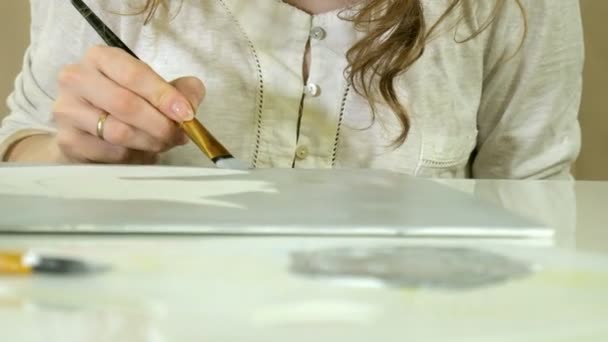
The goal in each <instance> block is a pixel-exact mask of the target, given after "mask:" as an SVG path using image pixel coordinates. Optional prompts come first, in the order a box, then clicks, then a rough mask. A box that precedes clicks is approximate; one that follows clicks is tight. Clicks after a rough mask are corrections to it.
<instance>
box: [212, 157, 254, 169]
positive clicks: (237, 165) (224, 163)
mask: <svg viewBox="0 0 608 342" xmlns="http://www.w3.org/2000/svg"><path fill="white" fill-rule="evenodd" d="M215 165H216V166H217V167H218V168H220V169H229V170H249V169H251V168H250V167H249V166H248V165H247V164H245V163H243V162H242V161H240V160H238V159H236V158H234V157H230V158H222V159H219V160H218V161H216V162H215Z"/></svg>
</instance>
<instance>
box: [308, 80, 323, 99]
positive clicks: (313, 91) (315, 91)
mask: <svg viewBox="0 0 608 342" xmlns="http://www.w3.org/2000/svg"><path fill="white" fill-rule="evenodd" d="M304 91H305V92H306V94H308V95H310V96H312V97H317V96H319V95H320V94H321V87H319V85H317V84H315V83H308V84H307V85H306V87H305V89H304Z"/></svg>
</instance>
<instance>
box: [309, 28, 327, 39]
mask: <svg viewBox="0 0 608 342" xmlns="http://www.w3.org/2000/svg"><path fill="white" fill-rule="evenodd" d="M326 36H327V32H325V30H324V29H323V28H322V27H319V26H315V27H313V28H312V29H311V30H310V37H312V38H313V39H316V40H323V39H325V37H326Z"/></svg>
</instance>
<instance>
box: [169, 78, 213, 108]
mask: <svg viewBox="0 0 608 342" xmlns="http://www.w3.org/2000/svg"><path fill="white" fill-rule="evenodd" d="M171 85H173V86H174V87H175V88H176V89H177V90H178V91H179V92H180V93H181V94H182V95H184V96H185V97H186V99H188V101H189V102H190V105H191V106H192V109H193V110H194V112H196V109H197V108H198V107H199V106H200V105H201V103H202V102H203V99H204V98H205V93H206V89H205V85H204V84H203V81H201V80H200V79H198V78H196V77H192V76H188V77H180V78H177V79H175V80H173V81H171Z"/></svg>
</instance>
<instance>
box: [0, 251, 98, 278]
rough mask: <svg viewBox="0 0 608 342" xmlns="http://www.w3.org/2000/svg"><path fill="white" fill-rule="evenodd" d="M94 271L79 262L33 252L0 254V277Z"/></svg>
mask: <svg viewBox="0 0 608 342" xmlns="http://www.w3.org/2000/svg"><path fill="white" fill-rule="evenodd" d="M95 269H96V268H95V267H93V266H92V265H89V264H87V263H85V262H83V261H80V260H74V259H67V258H57V257H48V256H42V255H39V254H36V253H33V252H28V253H20V252H8V253H7V252H0V275H30V274H50V275H69V274H80V273H88V272H91V271H94V270H95Z"/></svg>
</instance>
